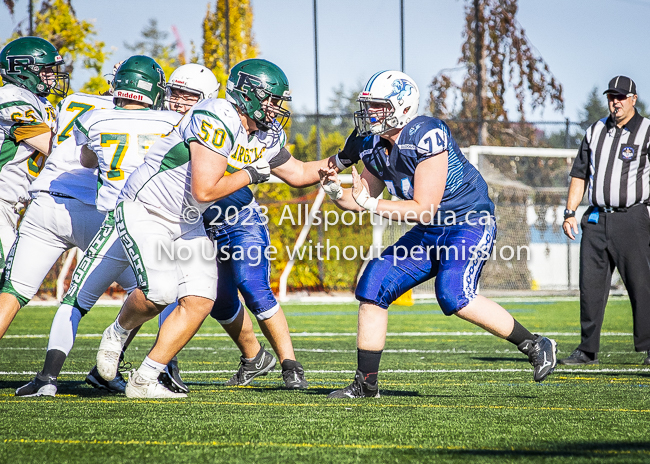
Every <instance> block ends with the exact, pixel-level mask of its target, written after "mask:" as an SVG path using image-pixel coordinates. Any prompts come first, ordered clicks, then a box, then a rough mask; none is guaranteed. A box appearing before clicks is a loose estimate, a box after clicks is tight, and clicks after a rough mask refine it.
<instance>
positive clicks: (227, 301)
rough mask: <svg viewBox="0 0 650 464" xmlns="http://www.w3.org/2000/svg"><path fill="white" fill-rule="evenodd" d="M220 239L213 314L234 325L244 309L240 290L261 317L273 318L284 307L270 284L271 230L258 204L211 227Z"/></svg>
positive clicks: (210, 233) (214, 237)
mask: <svg viewBox="0 0 650 464" xmlns="http://www.w3.org/2000/svg"><path fill="white" fill-rule="evenodd" d="M207 233H208V237H210V239H211V240H213V241H216V245H215V249H216V252H217V275H218V279H217V299H216V300H215V302H214V307H213V308H212V312H211V313H210V315H211V316H212V317H213V318H215V319H216V320H217V321H219V322H220V323H221V324H230V323H231V322H233V321H234V320H235V318H236V317H237V315H238V314H239V311H240V310H241V303H240V302H239V296H238V292H241V295H242V296H243V298H244V302H245V303H246V306H247V307H248V309H250V311H251V312H252V313H253V315H254V316H255V317H256V318H257V319H258V320H264V319H269V318H270V317H272V316H273V315H274V314H275V313H277V312H278V310H279V309H280V305H278V302H277V300H276V299H275V296H274V295H273V292H272V291H271V284H270V273H271V268H270V262H269V260H268V254H267V253H268V251H267V250H268V247H269V245H270V239H269V231H268V228H267V227H266V225H265V222H264V220H263V216H262V214H261V213H260V211H259V209H258V208H257V207H246V208H243V209H242V210H241V211H239V212H238V214H236V215H235V217H234V218H231V219H230V220H228V219H226V220H225V221H224V222H223V223H222V224H221V225H218V226H214V227H210V228H208V230H207Z"/></svg>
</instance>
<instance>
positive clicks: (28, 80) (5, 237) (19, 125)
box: [0, 37, 69, 337]
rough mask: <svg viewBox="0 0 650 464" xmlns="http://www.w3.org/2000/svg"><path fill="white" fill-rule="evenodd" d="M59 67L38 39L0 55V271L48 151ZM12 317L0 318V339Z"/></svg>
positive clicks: (64, 85) (62, 77)
mask: <svg viewBox="0 0 650 464" xmlns="http://www.w3.org/2000/svg"><path fill="white" fill-rule="evenodd" d="M63 64H64V63H63V59H62V58H61V56H60V55H59V52H58V51H57V50H56V48H55V47H54V46H53V45H52V44H51V43H49V42H48V41H47V40H43V39H40V38H38V37H21V38H19V39H16V40H13V41H12V42H9V43H8V44H7V45H5V47H4V48H3V49H2V51H1V52H0V76H1V77H2V81H3V83H4V85H3V86H2V87H0V270H1V269H2V268H3V267H4V257H5V256H6V255H7V252H8V251H9V248H11V245H12V244H13V242H14V239H15V234H16V224H17V222H18V218H19V211H20V210H21V209H23V208H24V204H25V203H26V202H27V200H28V198H29V196H28V194H27V187H28V186H29V183H30V182H31V181H32V180H33V179H34V178H35V177H36V176H37V175H38V171H39V168H40V167H41V166H42V165H43V162H44V161H45V158H46V157H47V155H49V154H50V151H51V149H52V132H53V131H54V130H56V127H55V123H56V111H55V109H54V108H53V107H52V105H51V104H50V102H49V101H47V99H46V97H47V96H48V95H49V94H50V93H54V94H56V95H60V96H62V97H65V95H66V93H67V91H68V82H69V80H68V75H67V73H64V72H60V71H59V67H60V66H62V65H63ZM14 315H15V313H13V314H7V315H3V316H2V317H1V318H0V337H2V335H3V334H4V332H5V331H6V330H7V327H8V325H9V324H10V323H11V321H12V320H13V316H14Z"/></svg>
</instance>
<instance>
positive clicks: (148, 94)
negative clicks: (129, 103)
mask: <svg viewBox="0 0 650 464" xmlns="http://www.w3.org/2000/svg"><path fill="white" fill-rule="evenodd" d="M113 89H114V90H113V99H116V98H124V99H127V100H133V101H136V102H140V103H146V104H148V105H151V107H152V108H154V109H160V108H161V107H162V104H163V101H164V98H165V73H164V71H163V70H162V68H161V67H160V65H159V64H158V63H156V61H155V60H154V59H153V58H150V57H148V56H144V55H135V56H132V57H131V58H129V59H128V60H126V61H124V63H122V64H121V65H120V67H119V69H118V70H117V72H116V73H115V77H114V78H113Z"/></svg>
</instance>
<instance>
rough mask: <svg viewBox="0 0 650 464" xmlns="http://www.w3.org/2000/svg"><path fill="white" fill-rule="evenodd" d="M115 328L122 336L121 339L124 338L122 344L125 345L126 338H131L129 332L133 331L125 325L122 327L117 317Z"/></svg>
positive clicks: (114, 323)
mask: <svg viewBox="0 0 650 464" xmlns="http://www.w3.org/2000/svg"><path fill="white" fill-rule="evenodd" d="M113 330H115V333H117V334H118V335H119V336H120V339H121V340H122V345H124V343H125V342H126V339H127V338H129V334H130V333H131V331H130V330H126V329H125V328H124V327H122V326H121V325H120V323H119V322H117V319H115V322H113Z"/></svg>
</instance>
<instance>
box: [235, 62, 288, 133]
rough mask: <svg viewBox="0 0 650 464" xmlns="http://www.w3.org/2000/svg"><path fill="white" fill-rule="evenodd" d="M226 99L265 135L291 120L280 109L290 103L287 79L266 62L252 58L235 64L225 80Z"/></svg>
mask: <svg viewBox="0 0 650 464" xmlns="http://www.w3.org/2000/svg"><path fill="white" fill-rule="evenodd" d="M226 100H228V101H229V102H230V103H232V104H234V105H235V106H236V107H237V108H238V109H239V111H240V112H241V113H242V114H244V115H246V116H248V117H249V118H250V119H252V120H253V121H254V122H255V124H256V125H257V127H258V129H260V130H262V131H265V132H268V131H269V130H270V129H271V128H272V127H279V128H283V127H284V126H285V125H286V124H287V122H288V121H289V118H290V117H291V112H290V111H289V110H288V109H287V108H283V107H282V104H283V103H284V102H289V101H291V97H290V96H289V82H288V80H287V77H286V76H285V74H284V72H283V71H282V70H281V69H280V68H279V67H277V66H276V65H275V64H273V63H271V62H269V61H266V60H261V59H257V58H253V59H250V60H245V61H242V62H240V63H238V64H236V65H235V66H234V67H233V68H232V70H231V71H230V76H229V77H228V82H227V85H226Z"/></svg>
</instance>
